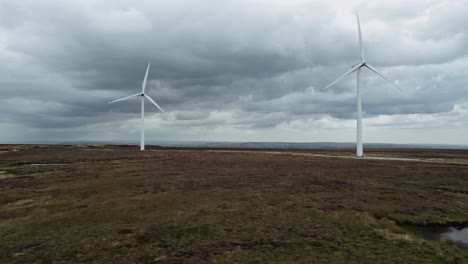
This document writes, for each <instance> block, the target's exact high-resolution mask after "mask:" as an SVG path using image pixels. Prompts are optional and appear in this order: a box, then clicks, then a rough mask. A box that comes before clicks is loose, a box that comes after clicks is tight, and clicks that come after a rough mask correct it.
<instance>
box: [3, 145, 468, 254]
mask: <svg viewBox="0 0 468 264" xmlns="http://www.w3.org/2000/svg"><path fill="white" fill-rule="evenodd" d="M243 151H244V150H238V151H236V152H234V151H223V152H219V151H218V152H214V151H212V150H209V149H174V148H173V149H171V148H157V147H149V148H148V150H147V151H145V152H140V151H138V150H137V147H134V146H132V147H128V146H46V145H43V146H39V145H37V146H33V145H20V146H13V145H10V146H9V145H4V146H0V237H1V239H0V262H2V263H77V262H91V263H206V262H211V263H467V260H468V250H467V249H464V248H462V247H459V246H457V245H456V244H455V243H454V242H451V241H450V240H442V241H434V240H428V239H425V238H424V236H422V235H420V234H418V232H416V231H414V229H415V228H416V227H421V226H423V227H430V226H439V227H444V226H454V225H457V224H460V223H466V222H467V221H468V185H467V182H468V151H462V150H385V149H380V150H369V151H367V154H368V155H369V156H384V157H401V158H408V159H420V160H421V161H423V162H418V161H404V160H371V159H352V158H346V159H345V158H339V157H322V156H320V155H327V156H352V155H353V153H354V150H310V151H287V152H288V153H286V152H285V151H283V152H284V153H281V151H277V152H279V153H276V154H272V153H266V151H261V150H253V151H252V150H249V151H246V152H243ZM289 152H295V153H300V154H301V155H292V154H291V153H289ZM304 153H305V154H307V155H302V154H304ZM309 154H311V155H309ZM312 154H313V155H312ZM31 164H42V165H40V166H33V165H31ZM47 164H50V165H47ZM54 164H55V165H54ZM56 164H66V166H65V165H64V166H59V165H56Z"/></svg>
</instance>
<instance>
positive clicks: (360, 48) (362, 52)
mask: <svg viewBox="0 0 468 264" xmlns="http://www.w3.org/2000/svg"><path fill="white" fill-rule="evenodd" d="M356 19H357V25H358V31H359V50H360V52H361V53H360V55H361V60H364V50H363V48H362V34H361V23H359V15H358V12H357V11H356Z"/></svg>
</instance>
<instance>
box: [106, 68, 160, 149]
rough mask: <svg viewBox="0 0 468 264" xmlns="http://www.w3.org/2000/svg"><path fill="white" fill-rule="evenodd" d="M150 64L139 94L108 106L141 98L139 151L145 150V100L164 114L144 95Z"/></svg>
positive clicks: (118, 100)
mask: <svg viewBox="0 0 468 264" xmlns="http://www.w3.org/2000/svg"><path fill="white" fill-rule="evenodd" d="M150 65H151V62H149V63H148V68H146V74H145V79H144V80H143V84H142V85H141V93H137V94H133V95H130V96H127V97H124V98H120V99H117V100H115V101H112V102H109V104H112V103H115V102H120V101H124V100H128V99H131V98H133V97H138V96H140V97H141V141H140V150H145V98H146V99H148V100H149V101H150V102H151V103H152V104H154V105H155V106H156V107H157V108H158V109H159V110H161V112H163V113H166V112H165V111H164V110H163V109H162V108H161V107H160V106H159V105H158V104H157V103H156V102H155V101H154V100H153V99H152V98H151V97H149V95H147V94H145V89H146V80H147V79H148V71H149V68H150Z"/></svg>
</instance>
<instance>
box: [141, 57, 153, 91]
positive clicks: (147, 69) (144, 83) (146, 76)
mask: <svg viewBox="0 0 468 264" xmlns="http://www.w3.org/2000/svg"><path fill="white" fill-rule="evenodd" d="M150 65H151V62H148V68H146V74H145V79H144V80H143V84H142V85H141V92H142V93H144V92H145V90H146V80H147V79H148V71H149V68H150Z"/></svg>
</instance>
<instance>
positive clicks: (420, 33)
mask: <svg viewBox="0 0 468 264" xmlns="http://www.w3.org/2000/svg"><path fill="white" fill-rule="evenodd" d="M355 9H358V10H359V12H360V16H361V23H362V29H363V36H364V47H365V50H366V55H367V59H368V61H369V62H370V63H371V64H373V65H374V66H376V67H377V68H378V69H380V70H381V71H382V72H384V73H385V74H386V75H387V76H388V77H389V78H391V79H392V80H395V81H396V82H397V83H398V84H399V85H400V86H401V87H402V88H403V92H400V91H398V90H396V89H394V88H393V87H391V86H389V85H388V84H387V83H386V82H385V81H384V80H382V79H380V78H379V77H377V76H375V75H373V74H371V73H368V72H365V73H364V90H363V93H364V94H363V95H364V99H363V100H364V101H363V109H364V112H365V116H366V118H377V117H379V116H382V115H390V116H392V115H397V116H400V115H403V116H404V115H415V114H419V115H434V116H438V115H440V116H441V117H440V118H443V115H444V114H447V113H449V112H451V111H452V112H453V111H454V109H455V108H456V107H457V105H465V104H467V99H468V90H467V87H466V83H467V81H468V77H467V75H466V69H467V65H468V49H467V48H466V47H468V34H467V33H468V31H467V29H466V27H465V25H466V24H467V23H468V16H466V13H467V12H468V5H466V3H465V2H464V1H462V0H454V1H435V0H434V1H431V0H421V1H412V2H411V3H408V2H406V1H383V0H382V1H371V2H369V1H351V2H350V1H339V0H336V1H327V2H323V1H305V0H303V1H300V0H294V1H263V0H254V1H247V0H241V1H228V0H226V1H211V0H208V1H197V0H193V1H98V2H96V1H91V0H89V1H88V0H86V1H73V2H70V1H67V2H65V1H58V0H45V1H33V0H25V1H13V0H11V1H10V0H4V1H1V2H0V59H1V61H2V64H1V65H0V86H1V89H2V90H1V91H2V92H1V97H0V117H1V120H2V125H0V126H1V127H2V128H3V129H2V130H3V132H1V133H0V136H2V137H3V138H4V140H8V139H18V138H17V137H15V134H17V133H15V129H20V128H24V129H30V130H31V131H35V132H34V133H36V134H35V135H38V136H39V137H41V136H44V135H47V131H53V132H54V133H55V132H57V131H60V130H62V131H63V132H64V133H63V134H62V137H63V139H64V140H65V139H69V138H71V139H75V138H79V136H75V135H78V134H80V135H85V136H87V137H92V136H94V135H100V136H99V137H100V138H99V139H105V138H106V133H111V132H106V131H105V130H106V129H107V128H108V127H112V124H115V126H116V127H120V128H122V127H126V124H130V123H131V122H132V121H131V120H133V119H135V118H138V111H139V105H138V104H137V102H136V101H135V102H129V101H127V102H122V103H120V104H118V105H117V104H114V105H108V104H107V102H108V101H111V100H114V99H117V98H120V97H123V96H126V95H130V94H133V93H136V92H138V90H139V89H141V82H142V79H143V75H144V71H145V68H146V65H147V62H148V61H151V70H150V74H149V82H148V87H147V89H148V94H149V95H150V96H151V97H153V98H154V99H156V101H157V102H158V103H159V104H160V105H161V106H163V108H165V109H166V110H168V112H169V114H168V115H164V116H163V115H159V114H158V115H154V114H153V113H152V112H151V111H153V110H154V112H156V109H155V108H154V109H153V108H152V106H151V105H148V107H147V108H146V109H147V111H148V114H149V115H150V116H151V117H152V118H153V122H154V123H155V124H159V125H162V126H165V128H164V129H162V130H163V132H161V134H160V135H171V131H175V130H180V129H181V128H184V129H185V131H186V132H187V133H192V134H193V135H194V136H193V137H196V135H197V133H201V134H204V135H208V134H209V133H210V132H209V130H207V131H202V130H200V131H202V132H200V131H198V130H196V129H198V128H195V127H203V126H206V127H207V128H208V127H209V129H211V131H213V129H215V128H216V129H222V127H226V126H229V127H231V129H238V130H245V131H247V130H248V131H249V133H250V132H252V131H265V129H273V128H278V126H281V125H285V126H288V124H289V125H292V124H293V122H294V121H295V120H302V121H303V123H304V124H313V125H314V124H315V125H323V124H325V123H326V124H327V125H326V126H330V125H329V124H328V122H329V121H323V120H324V118H329V119H327V120H332V121H333V122H343V126H347V124H348V123H347V122H348V121H350V120H353V118H354V117H355V113H354V112H355V108H356V106H355V82H356V80H355V77H353V76H350V77H348V78H346V79H345V80H343V81H342V82H340V83H338V84H337V85H336V86H335V87H334V88H332V89H330V90H327V91H325V92H323V91H320V88H322V87H324V86H325V85H327V84H328V83H330V82H331V81H333V80H334V79H336V78H337V77H338V76H339V75H341V74H342V73H344V72H345V71H347V70H348V69H350V67H351V66H352V65H353V64H356V63H357V62H358V60H359V54H358V43H357V28H356V22H355V17H354V13H353V12H354V10H355ZM126 120H127V121H128V122H127V123H126ZM450 120H452V119H450ZM150 121H151V120H150ZM314 122H315V123H314ZM330 122H331V121H330ZM401 122H404V121H401V120H399V121H395V126H398V124H400V123H401ZM379 124H380V123H379ZM294 125H296V123H294ZM296 126H297V125H296ZM376 126H377V125H376ZM465 127H468V124H466V123H465ZM122 129H123V128H122ZM191 129H193V130H191ZM200 129H201V128H200ZM65 132H66V133H65ZM34 133H33V132H31V135H34ZM112 133H113V134H112V137H114V138H124V137H127V134H125V133H126V132H125V133H124V132H123V133H122V134H121V135H119V134H118V133H117V132H116V131H115V129H114V131H112ZM115 133H117V134H115ZM178 133H180V132H178ZM220 133H221V132H220ZM285 133H286V132H285ZM50 134H51V135H55V134H53V133H52V132H51V133H50ZM172 134H173V135H176V133H172ZM233 134H235V133H233ZM28 135H30V134H28ZM66 135H69V136H66ZM70 135H73V136H70ZM177 135H179V134H177ZM54 137H55V136H54ZM229 137H230V138H226V140H230V139H232V137H231V136H229ZM205 138H206V137H205ZM171 139H173V138H171ZM176 139H177V138H176ZM235 139H237V140H243V137H242V136H239V137H238V138H235ZM319 139H320V138H319ZM290 140H294V138H291V139H290Z"/></svg>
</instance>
